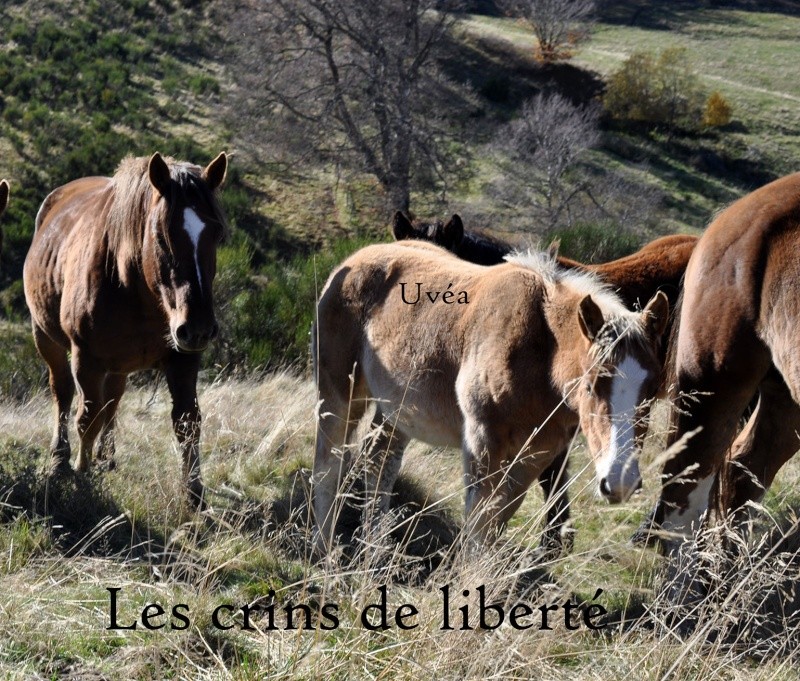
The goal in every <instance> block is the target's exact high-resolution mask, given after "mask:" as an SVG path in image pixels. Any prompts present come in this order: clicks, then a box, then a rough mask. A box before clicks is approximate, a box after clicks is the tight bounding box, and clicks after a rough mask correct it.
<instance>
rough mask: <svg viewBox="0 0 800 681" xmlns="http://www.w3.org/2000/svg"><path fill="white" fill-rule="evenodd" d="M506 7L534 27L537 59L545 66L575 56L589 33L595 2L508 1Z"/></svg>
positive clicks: (572, 0)
mask: <svg viewBox="0 0 800 681" xmlns="http://www.w3.org/2000/svg"><path fill="white" fill-rule="evenodd" d="M504 4H505V6H506V7H507V8H508V9H509V10H510V11H511V12H513V13H514V14H515V15H517V16H520V17H522V18H523V19H525V20H527V21H528V23H530V25H531V27H532V28H533V32H534V34H535V35H536V39H537V41H538V43H539V44H538V46H537V50H536V56H537V58H538V59H540V60H541V61H543V62H545V63H550V62H555V61H559V60H561V59H566V58H569V57H570V56H571V55H572V52H571V50H572V48H573V47H574V46H575V45H577V44H578V43H579V42H581V41H582V40H585V39H586V38H587V37H588V35H589V33H588V29H587V22H588V21H589V19H590V18H591V16H592V14H593V13H594V10H595V0H505V2H504Z"/></svg>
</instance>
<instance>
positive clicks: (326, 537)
mask: <svg viewBox="0 0 800 681" xmlns="http://www.w3.org/2000/svg"><path fill="white" fill-rule="evenodd" d="M318 373H319V377H318V379H317V380H318V385H319V402H318V410H317V441H316V447H315V454H314V472H313V475H312V489H313V505H314V517H315V531H314V550H315V552H316V553H317V554H318V555H320V556H324V555H325V554H326V553H327V552H328V550H329V549H330V548H331V546H332V544H333V539H334V534H335V529H336V519H337V517H338V514H339V513H338V512H339V507H338V505H337V503H336V499H337V495H338V493H339V488H340V486H341V484H342V478H343V476H344V474H345V472H346V471H347V470H348V469H349V467H350V460H349V459H350V457H349V455H348V454H347V452H346V446H347V441H348V439H349V436H350V434H351V432H352V431H353V430H354V429H355V428H356V427H357V426H358V423H359V421H360V420H361V417H362V416H363V415H364V412H365V411H366V401H365V400H364V399H363V397H356V396H355V395H353V394H351V393H350V386H351V379H350V378H349V377H348V375H346V373H345V374H343V375H341V376H338V380H336V377H332V376H331V375H330V374H329V373H328V372H326V371H325V370H324V369H323V367H322V366H320V368H319V371H318ZM354 387H355V386H354ZM353 392H355V390H353Z"/></svg>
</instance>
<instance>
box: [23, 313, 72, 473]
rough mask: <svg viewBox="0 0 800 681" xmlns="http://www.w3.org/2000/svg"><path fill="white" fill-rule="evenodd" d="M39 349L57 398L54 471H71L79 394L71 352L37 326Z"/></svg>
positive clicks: (35, 335)
mask: <svg viewBox="0 0 800 681" xmlns="http://www.w3.org/2000/svg"><path fill="white" fill-rule="evenodd" d="M33 341H34V343H35V345H36V349H37V350H38V351H39V354H40V355H41V356H42V359H44V361H45V362H46V363H47V368H48V373H49V383H50V394H51V396H52V399H53V416H54V426H53V437H52V440H51V441H50V457H51V462H52V470H53V471H57V470H64V469H69V459H70V454H71V453H70V447H69V411H70V407H71V406H72V398H73V397H74V395H75V383H74V382H73V380H72V371H71V369H70V364H69V359H68V357H67V351H66V349H65V348H63V347H62V346H61V345H58V344H57V343H56V342H55V341H53V340H52V339H51V338H50V337H49V336H48V335H47V334H46V333H45V332H44V331H42V330H41V329H40V328H39V327H38V326H36V325H34V326H33Z"/></svg>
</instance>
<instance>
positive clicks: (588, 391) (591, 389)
mask: <svg viewBox="0 0 800 681" xmlns="http://www.w3.org/2000/svg"><path fill="white" fill-rule="evenodd" d="M592 392H594V385H592V382H591V381H586V394H587V395H591V394H592Z"/></svg>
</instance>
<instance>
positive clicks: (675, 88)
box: [603, 47, 703, 130]
mask: <svg viewBox="0 0 800 681" xmlns="http://www.w3.org/2000/svg"><path fill="white" fill-rule="evenodd" d="M603 103H604V105H605V107H606V110H607V111H608V112H609V113H610V114H611V115H612V116H613V117H614V118H619V119H625V120H630V121H641V122H644V123H650V124H655V125H664V126H666V127H667V128H668V129H670V130H671V129H674V128H679V127H680V128H685V129H689V130H694V129H697V128H698V127H699V126H700V123H701V122H702V118H703V95H702V91H701V88H700V80H699V78H698V76H697V74H696V73H695V72H694V70H693V69H692V68H691V62H690V60H689V58H688V54H687V51H686V50H685V49H684V48H681V47H671V48H667V49H665V50H664V51H663V52H661V54H659V55H658V56H657V57H656V56H655V55H654V54H653V53H652V52H635V53H634V54H632V55H631V56H630V57H629V58H628V59H626V60H625V62H624V63H623V64H622V66H621V67H620V68H619V70H618V71H616V72H614V73H613V74H612V75H611V77H610V79H609V81H608V87H607V88H606V94H605V96H604V98H603Z"/></svg>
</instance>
